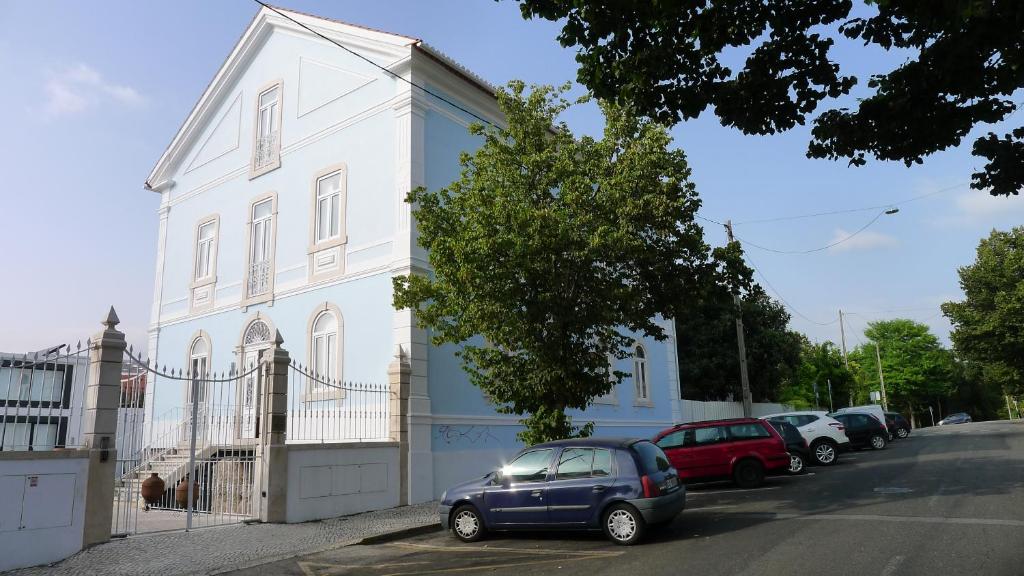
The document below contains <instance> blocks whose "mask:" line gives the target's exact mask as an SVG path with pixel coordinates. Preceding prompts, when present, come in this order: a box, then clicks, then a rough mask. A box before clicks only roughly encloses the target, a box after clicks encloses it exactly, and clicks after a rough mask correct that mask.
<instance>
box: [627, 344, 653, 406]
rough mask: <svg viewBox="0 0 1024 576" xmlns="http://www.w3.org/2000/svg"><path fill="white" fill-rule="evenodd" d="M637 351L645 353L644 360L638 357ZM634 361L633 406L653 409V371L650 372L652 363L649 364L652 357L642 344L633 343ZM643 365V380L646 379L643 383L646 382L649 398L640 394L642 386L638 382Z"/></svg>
mask: <svg viewBox="0 0 1024 576" xmlns="http://www.w3.org/2000/svg"><path fill="white" fill-rule="evenodd" d="M637 350H640V351H641V352H643V358H638V357H637V355H636V351H637ZM632 360H633V376H632V381H633V405H634V406H641V407H644V408H651V407H653V406H654V401H653V400H651V370H650V363H649V362H648V361H649V360H650V355H649V354H648V353H647V347H645V346H644V345H643V344H642V343H640V342H634V343H633V355H632ZM641 364H643V368H644V369H643V378H644V380H643V381H644V388H646V391H647V396H646V397H642V396H640V392H639V388H640V386H639V385H638V382H637V372H638V367H639V366H640V365H641Z"/></svg>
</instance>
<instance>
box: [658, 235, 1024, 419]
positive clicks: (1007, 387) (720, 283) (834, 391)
mask: <svg viewBox="0 0 1024 576" xmlns="http://www.w3.org/2000/svg"><path fill="white" fill-rule="evenodd" d="M724 253H727V254H730V258H726V259H723V262H726V263H727V266H728V267H730V268H731V269H732V271H731V273H729V274H723V275H719V276H717V277H716V276H708V279H707V282H706V283H705V284H704V285H703V286H702V287H701V289H700V290H699V291H698V292H697V293H696V294H693V295H691V296H690V298H691V299H690V301H689V303H690V305H689V306H686V307H680V315H679V316H678V317H677V318H676V329H677V333H678V339H677V340H678V341H677V345H678V352H679V376H680V387H681V392H682V396H683V398H685V399H690V400H702V401H709V400H736V401H738V400H739V399H740V398H741V392H740V368H739V355H738V351H737V346H736V327H735V319H736V313H737V309H736V305H735V303H734V301H733V293H734V292H737V293H739V294H740V297H741V299H740V307H739V312H740V313H741V314H742V318H743V326H744V335H745V340H746V342H745V343H746V350H747V366H748V373H749V379H750V388H751V393H752V395H753V398H754V401H755V402H779V403H783V404H789V405H791V406H793V407H794V408H795V409H813V408H820V409H823V410H829V409H834V408H840V407H843V406H849V405H859V404H864V403H868V402H870V401H871V393H872V392H881V389H882V386H881V382H880V378H879V365H881V374H882V378H884V381H885V395H886V400H887V404H888V406H889V408H890V409H891V410H894V411H898V412H901V413H903V414H905V415H906V416H907V417H909V418H911V419H912V420H914V421H915V422H916V423H917V424H918V425H928V424H931V417H932V415H934V418H935V420H936V421H937V420H938V419H939V418H941V417H942V416H945V415H948V414H950V413H952V412H957V411H966V412H969V413H971V414H972V416H974V418H976V419H988V418H1005V417H1006V415H1007V410H1008V409H1009V410H1011V411H1012V413H1013V415H1014V416H1017V412H1016V408H1015V405H1014V403H1013V400H1012V398H1014V397H1016V396H1020V395H1021V394H1022V393H1024V378H1022V375H1024V228H1015V229H1014V230H1012V231H1011V232H993V233H992V235H991V236H990V237H989V238H987V239H985V240H983V241H982V242H981V244H980V246H979V248H978V259H977V261H976V262H975V263H974V264H972V265H971V266H966V267H964V268H961V269H960V277H961V286H962V287H963V289H964V293H965V296H966V297H965V300H964V301H962V302H950V303H946V304H944V305H943V307H942V309H943V311H944V313H945V314H946V315H947V316H948V317H949V318H950V320H951V321H952V322H953V325H954V330H953V333H952V335H951V339H952V342H953V348H952V349H949V348H946V347H945V346H943V345H942V342H941V341H940V340H939V339H938V337H937V336H936V335H935V334H933V333H932V332H931V331H930V329H929V327H928V326H927V325H925V324H923V323H921V322H917V321H914V320H910V319H904V318H896V319H889V320H879V321H874V322H869V323H868V325H867V328H866V329H865V331H864V337H865V338H866V342H863V343H861V344H859V345H858V346H856V347H855V348H853V349H852V350H850V351H849V353H848V355H847V358H844V357H843V354H842V352H841V350H840V349H839V347H838V346H836V344H835V343H833V342H831V341H825V342H812V341H810V340H809V339H808V338H807V337H806V336H804V335H803V334H800V333H799V332H796V331H793V330H791V329H790V328H789V321H790V319H791V317H790V314H789V312H788V311H787V310H786V308H785V307H784V306H783V304H782V303H780V302H778V301H777V300H775V299H773V298H771V297H770V296H769V295H768V294H767V293H766V292H765V291H764V289H763V288H761V287H760V286H759V285H757V284H756V283H755V282H753V281H752V280H750V277H751V273H752V271H751V270H750V269H749V268H747V267H746V266H745V265H744V264H743V263H742V252H741V251H740V249H739V246H738V245H736V244H733V245H730V247H729V248H728V250H726V251H725V252H724ZM725 278H729V279H730V280H729V281H724V279H725ZM730 282H731V283H730ZM876 344H877V351H876ZM829 388H831V397H830V396H829ZM816 389H817V395H816V394H815V390H816ZM929 408H930V409H931V410H929Z"/></svg>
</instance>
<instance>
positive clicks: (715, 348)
mask: <svg viewBox="0 0 1024 576" xmlns="http://www.w3.org/2000/svg"><path fill="white" fill-rule="evenodd" d="M713 263H714V265H715V268H714V271H713V272H708V273H706V274H705V275H704V276H703V277H702V279H701V282H700V284H699V285H698V286H699V290H697V291H695V292H693V293H690V294H687V295H686V299H685V301H684V302H683V303H682V304H681V306H680V307H679V313H678V316H677V317H676V330H677V342H678V348H679V382H680V386H681V387H682V392H683V395H684V396H685V397H686V398H688V399H691V400H725V399H727V398H742V394H741V384H740V365H739V352H738V350H737V346H736V305H735V303H734V299H733V293H734V291H738V292H740V294H741V304H740V311H741V313H742V315H743V333H744V341H745V345H746V351H747V373H748V374H749V378H750V392H751V395H752V397H753V398H754V400H755V401H774V400H776V398H777V397H778V395H779V392H780V386H781V385H782V383H783V382H784V381H785V380H786V379H788V378H789V377H790V376H791V374H792V373H793V371H794V370H795V369H796V367H797V365H798V364H799V361H800V342H801V336H800V335H799V334H796V333H795V332H791V331H790V330H789V328H788V324H789V319H790V316H789V313H788V312H786V309H785V308H784V307H783V306H782V304H780V303H779V302H777V301H775V300H773V299H772V298H771V297H769V296H768V294H766V293H765V291H764V289H763V288H761V287H760V286H759V285H757V284H755V283H753V281H752V280H751V274H752V273H753V270H751V269H750V268H749V267H747V266H746V265H745V264H744V263H743V256H742V251H741V250H740V248H739V244H737V243H730V244H729V245H727V246H725V247H723V248H721V249H718V250H716V252H715V253H714V259H713Z"/></svg>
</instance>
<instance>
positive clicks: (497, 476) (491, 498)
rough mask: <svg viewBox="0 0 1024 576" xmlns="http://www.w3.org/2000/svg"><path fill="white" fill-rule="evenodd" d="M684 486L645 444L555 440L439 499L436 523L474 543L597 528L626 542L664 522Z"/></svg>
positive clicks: (674, 511) (681, 501) (680, 503)
mask: <svg viewBox="0 0 1024 576" xmlns="http://www.w3.org/2000/svg"><path fill="white" fill-rule="evenodd" d="M685 505H686V488H685V487H684V486H683V484H682V482H681V481H680V480H679V475H678V474H677V473H676V471H675V469H674V468H672V465H671V464H670V463H669V461H668V458H667V457H666V456H665V453H664V452H662V451H661V449H660V448H658V447H657V446H655V445H654V444H652V443H651V442H649V441H647V440H638V439H621V438H584V439H580V438H577V439H572V440H558V441H555V442H547V443H544V444H538V445H536V446H531V447H530V448H526V449H524V450H522V451H521V452H520V453H519V454H518V455H516V457H515V458H513V459H512V462H511V463H509V464H508V465H506V466H505V467H503V468H502V469H501V470H498V471H495V472H492V473H490V474H488V475H486V476H484V477H483V478H478V479H476V480H471V481H469V482H464V483H462V484H458V485H456V486H453V487H451V488H449V489H448V490H446V491H445V493H444V494H443V495H442V496H441V505H440V510H439V512H440V515H441V526H443V527H444V528H445V529H446V530H448V529H451V531H452V533H453V534H454V535H455V537H456V538H458V539H460V540H462V541H464V542H475V541H477V540H479V539H480V538H482V537H483V536H484V534H485V533H486V532H487V531H488V530H515V529H546V528H556V529H583V530H604V533H605V535H607V536H608V538H609V539H610V540H611V541H612V542H615V543H616V544H634V543H636V542H637V541H639V540H640V538H642V537H643V535H644V532H645V530H646V529H647V527H648V526H657V525H663V524H668V523H670V522H672V520H673V519H674V518H675V517H676V516H677V515H678V514H679V513H680V512H681V511H682V510H683V508H684V507H685Z"/></svg>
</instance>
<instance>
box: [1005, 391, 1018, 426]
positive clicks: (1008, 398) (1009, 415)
mask: <svg viewBox="0 0 1024 576" xmlns="http://www.w3.org/2000/svg"><path fill="white" fill-rule="evenodd" d="M1005 397H1006V419H1007V420H1013V411H1011V410H1010V395H1009V394H1006V395H1005ZM1018 416H1019V415H1018Z"/></svg>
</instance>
